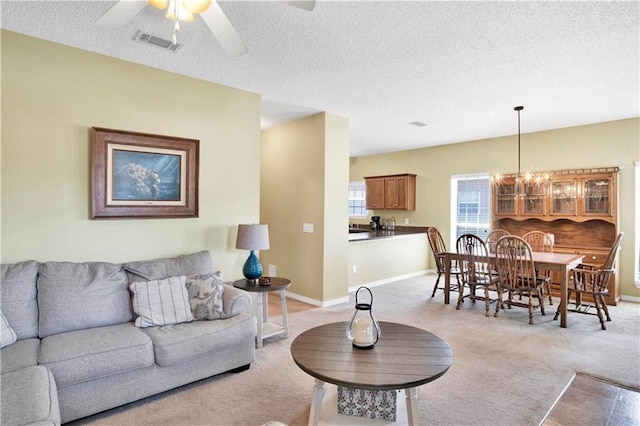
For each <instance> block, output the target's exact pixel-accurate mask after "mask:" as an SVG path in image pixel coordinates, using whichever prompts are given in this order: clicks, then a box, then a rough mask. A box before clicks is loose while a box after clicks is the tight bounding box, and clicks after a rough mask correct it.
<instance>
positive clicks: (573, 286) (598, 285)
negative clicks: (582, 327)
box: [553, 232, 624, 330]
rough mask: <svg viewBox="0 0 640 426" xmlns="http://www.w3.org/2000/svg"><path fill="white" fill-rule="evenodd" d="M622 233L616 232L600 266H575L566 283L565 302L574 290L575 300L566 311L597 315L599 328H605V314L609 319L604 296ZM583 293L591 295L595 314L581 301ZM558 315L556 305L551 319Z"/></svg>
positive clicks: (607, 290)
mask: <svg viewBox="0 0 640 426" xmlns="http://www.w3.org/2000/svg"><path fill="white" fill-rule="evenodd" d="M623 235H624V233H623V232H620V233H619V234H618V236H617V237H616V240H615V241H614V243H613V246H611V250H610V251H609V255H608V256H607V259H606V260H605V262H604V263H603V264H602V266H601V267H599V268H598V267H594V266H589V265H580V266H578V267H577V268H574V269H572V270H571V275H572V277H573V279H572V280H571V281H570V282H569V283H568V285H567V304H568V303H569V301H570V300H571V293H573V292H575V300H576V301H575V305H576V306H575V309H573V310H569V309H568V306H567V312H578V313H581V314H590V315H597V316H598V319H599V320H600V328H602V329H603V330H606V329H607V327H606V326H605V324H604V316H606V318H607V321H611V317H610V316H609V308H607V302H606V301H605V296H606V295H607V294H608V293H609V281H611V277H612V276H613V274H614V273H615V268H616V258H617V256H618V251H619V250H620V241H622V237H623ZM583 295H588V296H591V298H592V299H593V303H594V305H595V308H596V312H595V314H594V313H593V312H589V309H590V308H591V305H589V304H583V303H582V296H583ZM603 313H604V315H603ZM558 315H560V307H558V310H557V311H556V315H555V316H554V317H553V319H554V320H556V319H558Z"/></svg>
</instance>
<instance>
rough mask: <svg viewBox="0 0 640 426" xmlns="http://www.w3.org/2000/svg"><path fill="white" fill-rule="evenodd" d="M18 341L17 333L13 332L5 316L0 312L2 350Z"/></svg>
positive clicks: (0, 344) (0, 346) (0, 345)
mask: <svg viewBox="0 0 640 426" xmlns="http://www.w3.org/2000/svg"><path fill="white" fill-rule="evenodd" d="M16 339H17V337H16V332H15V331H13V328H11V326H10V325H9V322H8V321H7V319H6V318H5V317H4V314H3V313H2V311H0V348H4V347H5V346H9V345H12V344H14V343H15V342H16Z"/></svg>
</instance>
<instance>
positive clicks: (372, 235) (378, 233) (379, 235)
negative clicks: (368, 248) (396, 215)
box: [349, 226, 427, 242]
mask: <svg viewBox="0 0 640 426" xmlns="http://www.w3.org/2000/svg"><path fill="white" fill-rule="evenodd" d="M363 231H364V232H363ZM426 233H427V227H426V226H396V229H395V230H393V231H387V230H382V229H376V230H375V231H370V230H367V229H365V228H357V232H349V241H350V242H351V241H370V240H379V239H385V238H394V237H400V236H407V235H418V234H426Z"/></svg>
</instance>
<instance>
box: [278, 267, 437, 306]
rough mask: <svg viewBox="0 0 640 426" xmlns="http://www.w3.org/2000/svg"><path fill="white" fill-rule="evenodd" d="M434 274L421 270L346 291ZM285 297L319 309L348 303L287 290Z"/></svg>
mask: <svg viewBox="0 0 640 426" xmlns="http://www.w3.org/2000/svg"><path fill="white" fill-rule="evenodd" d="M435 273H436V271H435V270H430V269H427V270H423V271H418V272H412V273H410V274H404V275H399V276H396V277H391V278H385V279H383V280H378V281H372V282H369V283H365V284H360V285H357V286H353V287H349V289H348V290H347V291H348V292H349V293H353V292H355V291H356V290H358V289H359V288H360V287H362V286H365V287H376V286H379V285H383V284H388V283H392V282H394V281H399V280H404V279H407V278H413V277H418V276H420V275H427V274H435ZM287 296H288V297H290V298H292V299H294V300H299V301H300V302H304V303H308V304H310V305H313V306H318V307H320V308H326V307H328V306H335V305H339V304H341V303H345V302H348V301H349V296H345V297H339V298H337V299H331V300H325V301H320V300H316V299H312V298H310V297H306V296H301V295H299V294H296V293H293V292H290V291H288V290H287Z"/></svg>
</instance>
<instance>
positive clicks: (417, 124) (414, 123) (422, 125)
mask: <svg viewBox="0 0 640 426" xmlns="http://www.w3.org/2000/svg"><path fill="white" fill-rule="evenodd" d="M409 124H411V125H412V126H416V127H425V126H426V124H424V123H423V122H422V121H412V122H410V123H409Z"/></svg>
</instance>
